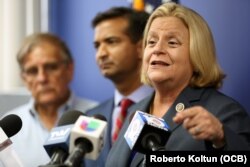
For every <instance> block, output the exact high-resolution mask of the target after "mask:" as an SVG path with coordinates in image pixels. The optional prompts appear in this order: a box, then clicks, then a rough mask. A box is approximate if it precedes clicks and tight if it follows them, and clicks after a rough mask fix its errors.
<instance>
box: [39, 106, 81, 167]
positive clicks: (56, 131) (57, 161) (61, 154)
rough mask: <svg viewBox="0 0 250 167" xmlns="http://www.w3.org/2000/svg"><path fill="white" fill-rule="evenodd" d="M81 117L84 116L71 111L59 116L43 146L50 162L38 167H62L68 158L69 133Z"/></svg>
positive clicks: (78, 112)
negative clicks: (55, 125)
mask: <svg viewBox="0 0 250 167" xmlns="http://www.w3.org/2000/svg"><path fill="white" fill-rule="evenodd" d="M81 115H85V114H84V113H83V112H80V111H77V110H72V111H67V112H65V113H64V114H63V115H62V116H61V118H60V120H59V121H58V124H57V127H55V128H53V129H52V130H51V132H50V135H49V137H48V139H47V140H46V142H45V143H44V145H43V146H44V148H45V150H46V152H47V153H48V155H49V156H50V157H51V160H50V162H49V163H48V164H47V165H45V166H40V167H52V166H64V165H63V163H64V161H65V159H66V158H67V156H68V150H69V139H70V132H71V129H72V127H73V125H74V123H75V122H76V120H77V119H78V118H79V117H80V116H81Z"/></svg>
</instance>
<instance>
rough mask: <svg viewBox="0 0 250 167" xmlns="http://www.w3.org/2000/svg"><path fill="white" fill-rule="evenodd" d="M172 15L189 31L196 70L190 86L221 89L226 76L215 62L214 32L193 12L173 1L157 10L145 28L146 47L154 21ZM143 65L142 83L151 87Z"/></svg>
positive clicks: (144, 42) (191, 53)
mask: <svg viewBox="0 0 250 167" xmlns="http://www.w3.org/2000/svg"><path fill="white" fill-rule="evenodd" d="M169 16H174V17H177V18H179V19H180V20H182V22H183V23H184V25H186V27H187V28H188V30H189V36H190V39H189V40H190V41H189V43H190V46H189V49H190V61H191V64H192V66H193V69H194V72H193V76H192V78H191V80H190V82H189V85H190V86H191V87H215V88H219V87H221V86H222V80H223V78H224V77H225V74H224V73H223V71H222V70H221V68H220V66H219V64H218V62H217V60H216V50H215V44H214V39H213V36H212V33H211V30H210V28H209V26H208V24H207V23H206V21H205V20H204V19H203V18H202V17H201V16H200V15H199V14H198V13H197V12H195V11H193V10H192V9H190V8H187V7H184V6H182V5H179V4H175V3H173V2H169V3H165V4H163V5H161V6H160V7H158V8H157V9H156V10H155V11H154V12H153V13H152V14H151V16H150V17H149V20H148V22H147V25H146V27H145V31H144V38H143V48H145V47H146V39H147V36H148V31H149V28H150V26H151V24H152V22H153V20H154V19H156V18H158V17H169ZM143 66H144V65H143ZM143 66H142V72H141V80H142V82H143V83H145V84H148V85H151V83H150V80H149V79H148V77H147V72H146V69H144V67H143Z"/></svg>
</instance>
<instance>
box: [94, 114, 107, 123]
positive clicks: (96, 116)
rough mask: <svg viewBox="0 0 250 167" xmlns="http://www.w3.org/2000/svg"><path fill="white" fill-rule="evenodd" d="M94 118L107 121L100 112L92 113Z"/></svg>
mask: <svg viewBox="0 0 250 167" xmlns="http://www.w3.org/2000/svg"><path fill="white" fill-rule="evenodd" d="M93 117H94V118H96V119H99V120H102V121H105V122H107V119H106V118H105V117H104V116H103V115H101V114H95V115H93Z"/></svg>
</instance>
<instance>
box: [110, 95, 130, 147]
mask: <svg viewBox="0 0 250 167" xmlns="http://www.w3.org/2000/svg"><path fill="white" fill-rule="evenodd" d="M132 104H133V101H131V100H129V99H123V100H121V103H120V106H121V111H120V114H119V115H118V117H117V119H116V123H115V130H114V133H113V136H112V142H113V143H114V142H115V141H116V139H117V137H118V134H119V132H120V130H121V128H122V124H123V122H124V120H125V118H126V115H127V109H128V107H129V106H131V105H132Z"/></svg>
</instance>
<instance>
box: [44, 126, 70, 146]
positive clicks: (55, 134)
mask: <svg viewBox="0 0 250 167" xmlns="http://www.w3.org/2000/svg"><path fill="white" fill-rule="evenodd" d="M71 127H72V125H65V126H61V127H56V128H54V129H52V131H51V133H50V136H49V138H48V140H47V142H53V141H55V140H64V139H65V137H67V136H68V135H69V133H70V130H71Z"/></svg>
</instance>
